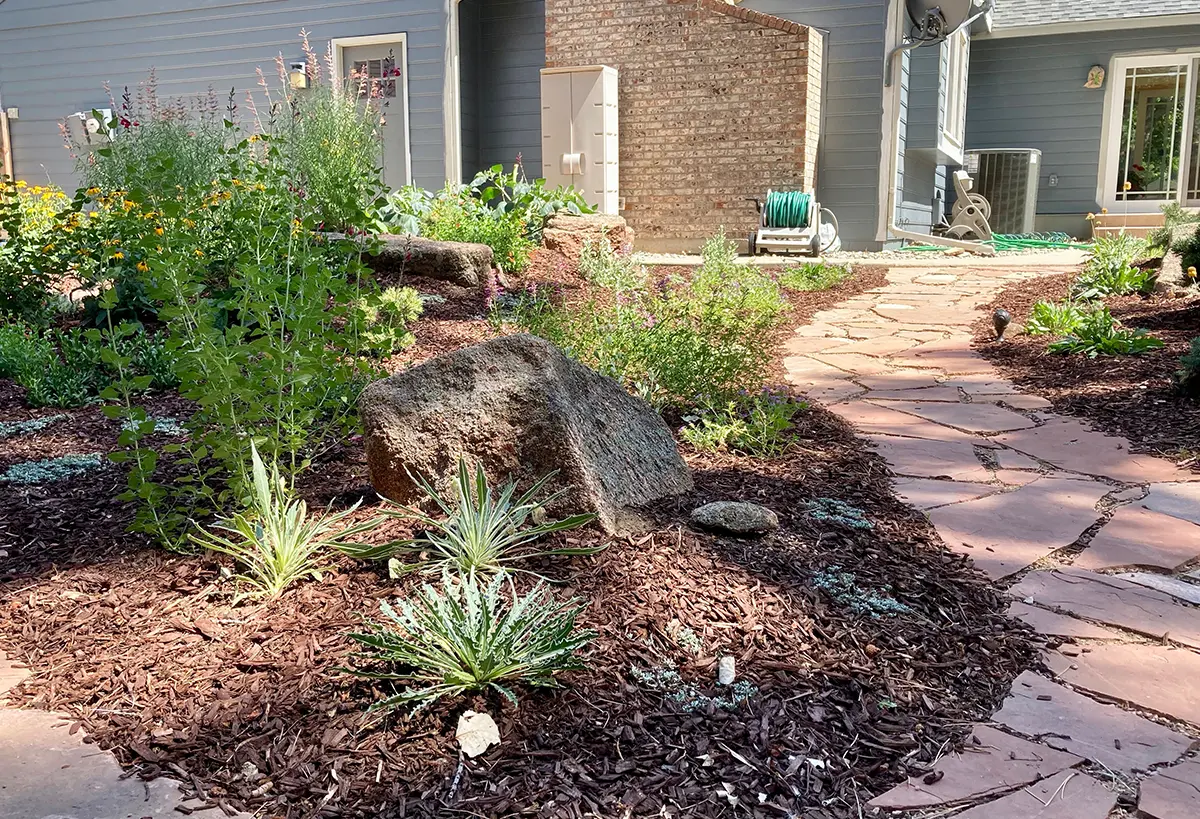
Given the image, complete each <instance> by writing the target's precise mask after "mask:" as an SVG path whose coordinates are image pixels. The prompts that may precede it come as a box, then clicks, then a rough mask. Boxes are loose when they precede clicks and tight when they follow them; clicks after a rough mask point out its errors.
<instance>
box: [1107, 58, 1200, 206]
mask: <svg viewBox="0 0 1200 819" xmlns="http://www.w3.org/2000/svg"><path fill="white" fill-rule="evenodd" d="M1196 66H1197V60H1196V55H1194V54H1169V55H1158V56H1147V57H1128V58H1118V59H1117V60H1115V61H1114V70H1113V74H1112V77H1111V80H1110V82H1111V83H1112V88H1111V91H1110V96H1109V112H1108V118H1109V119H1108V135H1109V136H1108V149H1107V156H1106V157H1105V161H1104V163H1103V178H1102V181H1101V185H1102V196H1101V197H1100V202H1101V204H1102V205H1104V206H1105V207H1107V208H1109V209H1117V210H1120V211H1121V212H1128V213H1157V212H1158V211H1159V210H1160V209H1161V208H1162V206H1163V205H1164V204H1167V203H1170V202H1176V203H1180V204H1200V130H1198V129H1197V128H1196V127H1195V126H1196V122H1195V119H1196V93H1197V81H1196V80H1197V70H1196Z"/></svg>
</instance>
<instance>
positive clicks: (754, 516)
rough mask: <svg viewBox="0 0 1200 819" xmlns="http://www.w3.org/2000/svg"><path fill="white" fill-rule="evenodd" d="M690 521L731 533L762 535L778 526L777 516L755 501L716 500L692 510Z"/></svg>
mask: <svg viewBox="0 0 1200 819" xmlns="http://www.w3.org/2000/svg"><path fill="white" fill-rule="evenodd" d="M692 523H694V524H696V525H697V526H699V527H701V528H704V529H712V530H714V531H717V532H725V533H726V534H731V535H764V534H766V533H767V532H773V531H775V530H776V529H778V528H779V517H778V516H777V515H776V514H775V513H774V512H772V511H771V510H770V509H768V508H767V507H765V506H759V505H758V504H756V503H745V502H742V501H717V502H715V503H706V504H705V505H704V506H701V507H699V508H698V509H696V510H694V511H693V512H692Z"/></svg>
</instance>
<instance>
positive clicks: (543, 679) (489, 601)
mask: <svg viewBox="0 0 1200 819" xmlns="http://www.w3.org/2000/svg"><path fill="white" fill-rule="evenodd" d="M442 587H443V590H442V591H439V590H438V589H436V588H434V587H433V586H431V585H429V584H424V585H422V587H421V588H420V589H419V590H417V592H416V594H415V595H414V596H413V597H412V599H410V600H402V601H400V602H399V603H398V604H397V606H396V607H394V608H393V607H392V606H390V605H388V604H387V602H383V601H381V602H380V604H379V606H380V609H382V611H383V616H384V618H385V621H384V622H383V623H369V624H368V626H369V628H368V630H366V631H364V632H362V633H354V634H351V635H350V637H351V639H353V640H354V641H355V642H357V643H359V644H360V645H361V646H363V647H364V649H365V650H364V651H362V652H361V653H359V654H358V655H357V657H356V661H357V662H361V663H372V664H375V663H383V664H385V665H386V666H388V667H389V670H385V671H376V670H373V669H369V668H364V667H361V666H360V667H356V668H350V669H346V670H347V671H348V672H349V673H351V674H354V675H357V676H360V677H369V678H373V679H382V680H397V681H400V682H403V683H405V684H407V687H406V688H405V689H404V690H403V691H400V692H399V693H397V694H395V695H393V696H390V697H386V698H384V699H381V700H379V701H378V702H376V703H374V704H373V705H372V706H371V710H378V709H384V708H396V707H398V706H402V705H409V706H413V707H414V708H415V709H416V710H419V709H421V708H424V707H426V706H428V705H430V704H431V703H433V702H435V701H437V700H438V699H440V698H441V697H447V696H451V697H454V696H459V695H461V694H465V693H468V692H471V691H483V690H485V689H488V688H492V689H494V690H496V691H499V692H500V693H501V694H503V695H504V696H505V697H507V698H508V699H509V700H511V701H512V702H513V703H516V701H517V697H516V694H515V693H513V690H512V688H511V686H513V685H517V684H520V685H529V686H538V687H558V685H559V683H558V681H557V680H556V679H555V678H554V675H555V674H556V673H558V672H560V671H568V670H572V669H578V668H582V667H583V663H582V661H581V660H580V659H579V657H577V656H576V655H575V652H576V651H578V650H579V649H580V648H583V647H584V646H585V645H587V644H588V643H589V642H590V641H591V640H592V639H594V638H595V636H596V633H595V632H594V631H589V630H581V631H577V630H576V628H575V621H576V618H577V617H578V616H579V613H580V611H582V605H581V604H580V602H579V601H578V600H574V599H572V600H568V601H560V600H558V599H556V598H555V597H554V596H553V595H552V594H551V593H550V591H549V589H548V587H547V584H546V582H545V581H538V583H537V585H536V586H534V587H533V589H531V590H530V591H529V592H528V593H527V594H524V595H521V594H519V593H518V592H517V589H516V587H515V586H514V585H513V583H512V580H511V578H510V576H509V575H508V574H506V573H504V572H499V573H497V574H496V575H495V576H493V577H492V578H491V580H489V581H487V582H486V585H485V583H484V581H483V580H482V579H480V577H479V576H478V575H476V574H475V573H474V572H471V573H469V574H466V575H464V576H461V577H454V576H453V575H452V574H451V573H450V572H449V571H445V572H443V575H442Z"/></svg>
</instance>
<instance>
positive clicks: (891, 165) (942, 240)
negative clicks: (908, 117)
mask: <svg viewBox="0 0 1200 819" xmlns="http://www.w3.org/2000/svg"><path fill="white" fill-rule="evenodd" d="M905 13H906V14H907V11H906V12H905ZM985 13H986V10H985V11H984V12H980V14H978V15H976V16H975V17H972V18H971V19H970V20H968V21H967V22H965V23H964V24H963V26H969V25H971V24H972V23H974V22H975V20H977V19H979V17H981V16H983V14H985ZM960 28H961V27H960ZM956 31H957V29H956ZM938 42H939V43H940V42H942V40H938ZM927 44H928V43H926V42H923V41H920V40H916V41H913V42H909V43H901V44H900V45H899V46H897V47H896V48H895V49H893V50H892V52H891V53H890V54H889V55H888V60H887V65H886V66H885V72H886V73H885V83H884V84H885V86H890V87H892V88H893V91H892V94H893V96H894V98H895V103H896V104H895V106H894V107H895V109H896V114H895V120H893V122H892V144H891V150H889V151H888V173H889V174H890V177H889V179H890V181H889V182H888V200H887V231H888V234H890V235H891V236H895V237H896V238H897V239H909V240H911V241H914V242H921V243H922V244H927V245H938V246H940V247H954V248H958V249H960V250H969V251H971V252H972V253H978V254H979V255H980V256H995V255H996V249H995V248H994V247H992V246H991V245H988V244H984V243H982V242H967V241H963V240H962V239H950V238H947V237H945V236H934V235H933V234H932V233H915V232H913V231H911V230H904V229H903V228H900V227H897V226H896V199H897V194H898V192H899V188H900V180H899V178H898V177H899V173H898V171H899V163H900V92H901V90H902V89H901V87H900V83H898V82H893V79H894V78H895V77H897V76H899V75H898V74H897V68H896V60H897V59H899V58H900V57H902V56H903V55H904V54H906V53H908V52H909V51H912V50H913V49H916V48H919V47H920V46H922V45H927Z"/></svg>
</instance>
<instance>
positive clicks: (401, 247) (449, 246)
mask: <svg viewBox="0 0 1200 819" xmlns="http://www.w3.org/2000/svg"><path fill="white" fill-rule="evenodd" d="M379 238H380V239H381V240H383V247H382V248H381V249H380V251H379V253H378V254H377V255H375V256H372V257H371V258H370V259H368V260H367V264H368V265H369V266H370V268H371V269H372V270H374V271H375V272H376V273H377V274H379V275H380V276H384V277H387V276H427V277H429V278H431V279H441V280H443V281H448V282H454V283H455V284H460V285H463V286H464V287H478V286H481V285H482V284H483V283H484V282H486V281H487V278H488V275H489V274H490V273H491V271H492V267H493V264H494V261H493V258H492V249H491V248H490V247H488V246H487V245H479V244H471V243H468V242H439V241H435V240H433V239H425V238H422V237H420V236H408V235H400V236H393V235H383V236H380V237H379Z"/></svg>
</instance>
